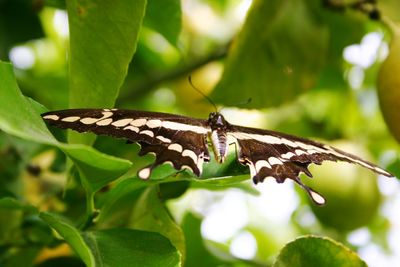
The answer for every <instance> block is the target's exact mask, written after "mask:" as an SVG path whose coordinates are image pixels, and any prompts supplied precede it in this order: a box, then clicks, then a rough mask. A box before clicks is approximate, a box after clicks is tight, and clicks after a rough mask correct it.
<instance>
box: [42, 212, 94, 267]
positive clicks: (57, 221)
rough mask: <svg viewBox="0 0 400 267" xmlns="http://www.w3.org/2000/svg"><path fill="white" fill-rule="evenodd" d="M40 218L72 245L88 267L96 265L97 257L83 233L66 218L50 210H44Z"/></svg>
mask: <svg viewBox="0 0 400 267" xmlns="http://www.w3.org/2000/svg"><path fill="white" fill-rule="evenodd" d="M40 218H41V219H42V220H44V221H45V222H46V223H47V224H48V225H49V226H50V227H52V228H54V229H55V230H56V231H57V233H58V234H59V235H61V236H62V237H63V238H64V239H65V241H66V242H67V243H68V244H69V245H70V246H71V248H72V249H73V250H74V251H75V252H76V253H77V254H78V255H79V257H80V258H81V259H82V260H83V262H84V263H85V264H86V266H88V267H92V266H95V258H94V255H93V253H92V251H91V250H90V248H89V246H88V245H87V244H86V243H85V241H84V239H83V237H82V235H81V233H80V232H79V231H78V229H76V228H75V227H74V226H72V225H71V224H70V223H68V222H66V221H65V220H64V219H62V218H60V217H58V216H56V215H55V214H52V213H49V212H42V213H41V214H40Z"/></svg>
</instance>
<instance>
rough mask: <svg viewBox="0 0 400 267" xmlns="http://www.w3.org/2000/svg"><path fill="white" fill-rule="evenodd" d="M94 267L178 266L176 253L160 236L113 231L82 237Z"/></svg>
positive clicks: (86, 234)
mask: <svg viewBox="0 0 400 267" xmlns="http://www.w3.org/2000/svg"><path fill="white" fill-rule="evenodd" d="M84 238H85V241H86V242H87V244H88V246H89V247H90V248H91V250H92V252H93V253H94V255H95V260H96V265H95V266H118V267H131V266H143V267H153V266H154V267H158V266H163V267H164V266H165V267H175V266H181V264H180V256H179V252H178V251H177V250H176V248H175V247H174V246H172V244H171V243H170V242H169V240H168V239H166V238H165V237H163V236H162V235H160V234H157V233H152V232H144V231H138V230H132V229H123V228H114V229H108V230H101V231H94V232H87V233H84Z"/></svg>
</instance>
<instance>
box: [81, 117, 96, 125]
mask: <svg viewBox="0 0 400 267" xmlns="http://www.w3.org/2000/svg"><path fill="white" fill-rule="evenodd" d="M98 120H99V119H95V118H83V119H81V120H80V122H82V123H83V124H93V123H96V121H98Z"/></svg>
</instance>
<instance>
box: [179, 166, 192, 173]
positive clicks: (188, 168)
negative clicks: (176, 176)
mask: <svg viewBox="0 0 400 267" xmlns="http://www.w3.org/2000/svg"><path fill="white" fill-rule="evenodd" d="M181 170H190V171H192V172H193V169H192V167H190V166H188V165H182V167H181Z"/></svg>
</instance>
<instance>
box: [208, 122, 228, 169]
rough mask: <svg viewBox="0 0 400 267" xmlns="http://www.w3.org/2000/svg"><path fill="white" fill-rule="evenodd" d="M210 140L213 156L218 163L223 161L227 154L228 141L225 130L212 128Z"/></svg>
mask: <svg viewBox="0 0 400 267" xmlns="http://www.w3.org/2000/svg"><path fill="white" fill-rule="evenodd" d="M210 139H211V142H212V148H213V151H214V155H215V158H216V159H217V161H218V162H219V163H222V162H224V161H225V157H226V155H227V154H228V142H227V137H226V131H222V130H220V129H217V130H213V131H212V132H211V136H210Z"/></svg>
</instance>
